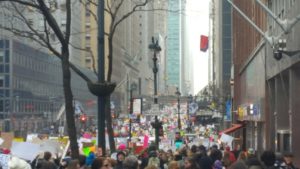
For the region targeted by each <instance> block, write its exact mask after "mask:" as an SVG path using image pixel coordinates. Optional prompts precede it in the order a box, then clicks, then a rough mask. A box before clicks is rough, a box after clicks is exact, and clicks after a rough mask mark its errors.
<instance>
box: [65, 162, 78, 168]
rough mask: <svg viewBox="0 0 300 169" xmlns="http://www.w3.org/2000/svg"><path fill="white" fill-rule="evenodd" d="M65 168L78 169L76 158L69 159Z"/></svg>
mask: <svg viewBox="0 0 300 169" xmlns="http://www.w3.org/2000/svg"><path fill="white" fill-rule="evenodd" d="M66 169H80V165H79V161H78V160H71V161H70V162H69V163H68V166H67V168H66Z"/></svg>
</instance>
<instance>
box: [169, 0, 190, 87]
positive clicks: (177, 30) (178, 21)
mask: <svg viewBox="0 0 300 169" xmlns="http://www.w3.org/2000/svg"><path fill="white" fill-rule="evenodd" d="M184 5H185V1H184V0H169V10H172V11H182V10H183V9H184ZM182 20H183V15H181V12H169V14H168V39H167V65H166V66H167V85H168V87H169V88H172V90H174V88H175V87H179V88H181V87H182V86H181V78H182V72H181V64H182V50H183V47H182V28H183V25H182V23H183V21H182Z"/></svg>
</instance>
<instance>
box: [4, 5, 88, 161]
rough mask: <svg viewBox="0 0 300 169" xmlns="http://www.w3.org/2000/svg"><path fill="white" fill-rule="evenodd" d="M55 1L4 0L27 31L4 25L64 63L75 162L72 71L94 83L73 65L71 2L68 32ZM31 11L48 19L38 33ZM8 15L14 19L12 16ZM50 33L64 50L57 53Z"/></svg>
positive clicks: (77, 153) (68, 11)
mask: <svg viewBox="0 0 300 169" xmlns="http://www.w3.org/2000/svg"><path fill="white" fill-rule="evenodd" d="M51 5H52V4H51V1H49V2H45V1H44V0H0V7H1V8H8V7H9V8H11V9H12V10H14V14H12V16H11V17H12V18H14V19H15V20H17V22H19V23H22V24H23V25H25V26H26V27H25V28H24V27H16V26H14V23H13V22H12V23H11V24H7V23H5V24H4V23H2V24H0V27H1V29H4V30H7V31H8V32H11V33H13V34H14V35H16V36H20V37H25V38H29V39H32V40H34V41H35V42H36V43H38V44H39V45H41V46H42V47H45V48H48V49H49V50H50V51H51V52H52V53H53V54H54V55H55V56H57V57H58V58H59V59H60V60H61V63H62V73H63V90H64V96H65V107H66V120H67V131H68V134H69V139H70V148H71V152H72V157H73V158H78V157H79V149H78V144H77V136H76V126H75V119H74V108H73V93H72V90H71V83H70V82H71V71H70V68H71V69H73V70H74V71H75V72H76V73H77V74H78V75H79V76H81V77H82V78H83V79H84V80H85V81H87V82H91V80H90V79H89V78H88V77H87V76H86V75H84V74H83V73H82V72H81V71H80V70H79V69H77V68H76V66H74V65H73V64H72V63H70V61H69V57H70V52H69V44H70V36H71V0H66V1H65V5H66V25H65V31H63V30H62V29H61V27H60V26H59V25H58V23H57V20H56V18H55V17H54V16H53V14H52V10H53V8H52V6H51ZM27 10H31V12H32V13H34V14H35V15H41V16H42V18H44V26H43V29H41V30H40V29H37V28H36V27H34V25H33V24H32V21H31V20H30V19H29V15H26V11H27ZM8 15H10V14H9V13H8ZM50 32H53V33H54V34H55V36H56V37H57V38H58V40H59V43H60V45H61V49H60V50H57V49H56V48H55V47H54V46H53V45H52V44H51V42H50Z"/></svg>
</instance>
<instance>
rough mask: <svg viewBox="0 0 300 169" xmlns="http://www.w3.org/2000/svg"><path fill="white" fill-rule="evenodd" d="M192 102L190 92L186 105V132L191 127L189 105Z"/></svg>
mask: <svg viewBox="0 0 300 169" xmlns="http://www.w3.org/2000/svg"><path fill="white" fill-rule="evenodd" d="M192 102H193V96H192V95H191V94H190V95H189V96H188V106H187V125H188V126H187V132H191V131H192V128H191V122H190V106H191V104H192Z"/></svg>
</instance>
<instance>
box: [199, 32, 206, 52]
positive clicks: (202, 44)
mask: <svg viewBox="0 0 300 169" xmlns="http://www.w3.org/2000/svg"><path fill="white" fill-rule="evenodd" d="M207 49H208V36H205V35H201V37H200V50H201V51H202V52H206V51H207Z"/></svg>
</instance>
